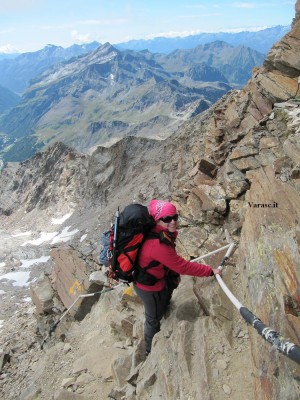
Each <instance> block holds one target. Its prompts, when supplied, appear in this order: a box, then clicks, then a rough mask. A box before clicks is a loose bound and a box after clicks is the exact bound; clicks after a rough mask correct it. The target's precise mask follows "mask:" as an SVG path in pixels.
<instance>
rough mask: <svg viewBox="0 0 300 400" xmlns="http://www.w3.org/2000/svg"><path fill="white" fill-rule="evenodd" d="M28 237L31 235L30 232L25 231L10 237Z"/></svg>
mask: <svg viewBox="0 0 300 400" xmlns="http://www.w3.org/2000/svg"><path fill="white" fill-rule="evenodd" d="M29 235H31V232H30V231H27V232H20V233H16V234H15V235H11V237H20V236H29Z"/></svg>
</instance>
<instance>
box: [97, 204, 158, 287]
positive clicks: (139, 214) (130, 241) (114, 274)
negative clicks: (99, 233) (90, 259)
mask: <svg viewBox="0 0 300 400" xmlns="http://www.w3.org/2000/svg"><path fill="white" fill-rule="evenodd" d="M154 226H155V221H154V219H153V218H152V217H151V216H150V214H149V211H148V208H147V207H145V206H143V205H141V204H137V203H133V204H129V205H128V206H126V207H125V208H124V210H123V211H122V212H121V213H119V210H117V212H116V215H115V223H114V225H113V226H112V227H111V229H110V231H106V232H104V233H103V237H102V240H104V241H105V242H106V243H108V241H109V249H107V248H106V249H104V248H103V249H102V251H101V254H102V264H104V265H105V264H106V257H105V255H106V256H107V255H108V257H107V258H108V260H109V263H110V266H109V277H110V278H112V279H115V280H117V281H122V282H126V283H130V282H133V280H134V273H135V271H136V268H137V256H138V252H139V250H140V248H141V246H142V244H143V242H144V240H145V238H146V236H147V234H148V233H149V232H150V231H151V229H153V227H154ZM108 232H109V233H108ZM108 237H109V239H108ZM103 255H104V257H103ZM100 259H101V257H100Z"/></svg>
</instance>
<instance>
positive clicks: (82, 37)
mask: <svg viewBox="0 0 300 400" xmlns="http://www.w3.org/2000/svg"><path fill="white" fill-rule="evenodd" d="M71 37H72V39H73V40H75V42H77V43H78V42H79V43H89V42H91V41H92V38H91V34H90V33H85V34H80V33H78V31H75V30H74V31H72V32H71Z"/></svg>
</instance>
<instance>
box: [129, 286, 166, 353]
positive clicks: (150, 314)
mask: <svg viewBox="0 0 300 400" xmlns="http://www.w3.org/2000/svg"><path fill="white" fill-rule="evenodd" d="M134 290H135V292H136V294H137V295H138V296H139V298H140V299H141V300H142V302H143V304H144V308H145V329H144V334H145V345H146V354H149V353H150V351H151V345H152V339H153V336H154V335H155V334H156V333H157V332H159V331H160V320H161V319H162V317H163V315H164V314H165V312H166V309H167V305H168V300H169V295H168V290H167V287H165V288H164V289H163V290H162V291H160V292H154V291H153V292H146V291H145V290H141V289H139V288H138V287H136V286H135V285H134Z"/></svg>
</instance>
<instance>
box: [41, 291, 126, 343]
mask: <svg viewBox="0 0 300 400" xmlns="http://www.w3.org/2000/svg"><path fill="white" fill-rule="evenodd" d="M121 285H122V283H120V284H119V285H116V286H112V287H109V288H108V289H104V290H100V291H98V292H95V293H87V294H80V295H79V296H78V297H77V298H76V299H75V300H74V301H73V303H72V304H71V305H70V307H69V308H68V309H67V310H66V311H65V312H64V313H63V314H62V315H61V317H60V318H59V319H58V320H57V321H55V322H53V323H52V324H51V325H50V327H49V330H48V332H47V335H46V336H45V338H44V339H43V341H42V343H41V349H42V348H43V346H44V343H45V342H46V340H47V339H48V338H49V337H50V336H51V334H52V333H53V332H54V331H55V329H56V327H57V325H58V324H59V323H60V322H61V320H62V319H63V318H64V317H65V316H66V315H67V314H68V313H69V312H70V310H71V309H72V308H73V307H74V305H75V304H76V303H77V301H78V300H79V299H82V298H85V297H92V296H95V295H96V294H99V293H100V294H103V293H106V292H110V291H111V290H114V289H116V288H117V287H119V286H121Z"/></svg>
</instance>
